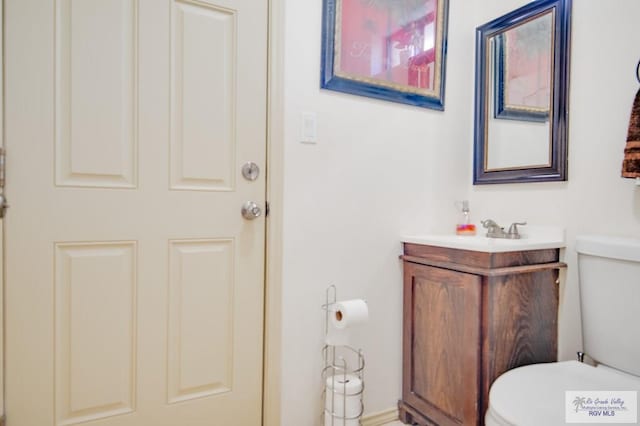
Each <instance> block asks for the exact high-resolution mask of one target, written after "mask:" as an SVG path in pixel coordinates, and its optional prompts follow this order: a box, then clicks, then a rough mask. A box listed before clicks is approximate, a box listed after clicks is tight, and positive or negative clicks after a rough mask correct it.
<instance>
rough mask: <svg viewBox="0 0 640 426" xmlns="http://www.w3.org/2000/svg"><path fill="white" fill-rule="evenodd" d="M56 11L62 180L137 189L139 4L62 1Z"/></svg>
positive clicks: (58, 152)
mask: <svg viewBox="0 0 640 426" xmlns="http://www.w3.org/2000/svg"><path fill="white" fill-rule="evenodd" d="M55 13H56V45H55V52H54V54H55V61H56V71H55V80H56V89H55V90H56V127H57V132H56V183H57V184H58V185H62V186H96V187H104V188H113V187H125V188H127V187H128V188H131V187H135V186H136V177H137V170H136V168H137V162H136V153H137V136H138V135H137V132H136V128H135V124H136V113H137V111H136V93H137V90H136V82H137V79H136V64H137V62H138V58H137V39H136V34H137V33H138V21H137V2H136V1H135V0H115V1H114V0H90V1H86V0H82V1H78V0H60V1H57V2H56V11H55ZM114 35H117V36H116V37H114ZM97 100H99V102H97Z"/></svg>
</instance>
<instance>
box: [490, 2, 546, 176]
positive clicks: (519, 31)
mask: <svg viewBox="0 0 640 426" xmlns="http://www.w3.org/2000/svg"><path fill="white" fill-rule="evenodd" d="M553 18H554V16H553V11H549V12H546V13H544V14H543V15H541V16H537V17H535V18H533V19H531V20H529V21H527V22H525V23H522V24H520V25H518V26H515V27H513V28H510V29H509V30H507V31H504V32H501V33H498V34H496V35H495V36H493V37H490V38H489V40H488V43H489V50H488V53H489V57H488V58H487V67H488V70H487V75H488V76H490V78H489V79H487V80H488V83H489V84H490V85H491V86H492V87H490V88H489V90H487V95H489V99H488V101H489V102H488V103H487V105H486V107H487V108H488V111H487V112H488V113H487V114H486V117H487V134H488V138H487V141H489V140H490V141H491V143H490V144H487V147H486V151H487V159H486V161H487V164H486V170H505V169H517V168H521V167H524V166H526V167H549V166H550V163H551V158H550V149H549V142H550V136H551V135H550V130H551V126H550V124H549V114H550V112H551V109H552V103H551V93H552V92H551V87H552V81H551V75H552V66H553V57H552V54H551V52H552V32H551V29H552V27H553V26H552V22H553ZM485 143H487V142H485Z"/></svg>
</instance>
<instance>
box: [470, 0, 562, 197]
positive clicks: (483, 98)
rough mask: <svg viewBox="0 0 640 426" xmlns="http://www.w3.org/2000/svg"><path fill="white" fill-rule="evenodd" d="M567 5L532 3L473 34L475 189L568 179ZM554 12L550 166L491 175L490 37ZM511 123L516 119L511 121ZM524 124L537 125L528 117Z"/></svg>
mask: <svg viewBox="0 0 640 426" xmlns="http://www.w3.org/2000/svg"><path fill="white" fill-rule="evenodd" d="M571 2H572V0H536V1H533V2H531V3H528V4H527V5H525V6H523V7H521V8H519V9H516V10H514V11H512V12H510V13H508V14H506V15H504V16H501V17H499V18H497V19H494V20H492V21H490V22H488V23H486V24H484V25H481V26H479V27H478V28H477V29H476V80H475V114H474V118H475V120H474V173H473V184H474V185H483V184H498V183H524V182H549V181H565V180H567V145H568V118H569V110H568V101H569V66H570V44H571ZM553 9H555V22H554V25H553V28H552V31H553V44H552V48H553V52H552V58H553V72H552V91H551V94H552V98H551V106H552V110H551V117H549V120H550V124H551V129H550V136H549V144H550V162H549V166H548V167H530V168H528V167H526V166H523V167H518V168H507V169H500V170H489V169H488V168H487V153H488V149H487V144H488V142H489V141H488V129H487V127H488V124H487V123H488V119H489V116H490V115H493V114H495V113H496V109H494V108H491V107H490V106H489V102H488V99H489V91H490V90H494V88H493V87H492V86H494V84H495V83H496V81H495V77H494V76H491V75H489V72H488V69H489V65H490V64H489V63H488V61H491V60H494V59H495V55H491V47H490V41H491V38H492V37H498V36H500V34H502V33H504V32H505V31H507V30H509V29H511V28H515V27H517V26H519V25H522V24H523V23H526V22H527V21H529V20H531V19H532V18H534V17H536V16H538V15H541V14H544V13H545V12H548V11H550V10H553ZM500 118H502V117H500ZM509 118H510V119H519V117H513V116H512V117H509ZM522 119H524V121H536V120H532V119H531V117H529V118H527V117H524V118H522Z"/></svg>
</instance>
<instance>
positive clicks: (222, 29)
mask: <svg viewBox="0 0 640 426" xmlns="http://www.w3.org/2000/svg"><path fill="white" fill-rule="evenodd" d="M172 7H173V10H172V12H173V14H172V18H173V20H172V25H173V28H172V30H173V31H172V40H171V44H172V47H173V60H172V63H173V78H172V102H171V123H172V126H173V129H172V140H171V184H172V185H171V187H172V188H173V189H185V190H189V189H202V190H210V191H220V190H222V191H225V190H227V191H231V190H233V189H234V186H235V184H234V176H235V164H234V161H233V160H234V152H235V146H236V138H235V125H236V114H235V110H236V105H235V86H236V74H237V73H236V69H237V64H236V61H235V46H236V37H235V34H236V28H237V24H236V19H237V16H236V13H235V12H234V11H232V10H225V9H221V8H217V7H214V6H212V5H204V4H198V3H192V2H186V1H174V2H173V6H172ZM203 40H207V42H205V43H203ZM221 63H222V65H223V66H221Z"/></svg>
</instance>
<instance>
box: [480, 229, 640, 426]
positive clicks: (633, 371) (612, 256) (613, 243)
mask: <svg viewBox="0 0 640 426" xmlns="http://www.w3.org/2000/svg"><path fill="white" fill-rule="evenodd" d="M576 251H577V252H578V272H579V281H580V301H581V308H582V328H583V347H584V352H585V353H586V354H587V355H588V356H589V358H592V359H593V360H595V362H596V364H597V366H592V365H589V364H586V363H582V362H578V361H563V362H553V363H547V364H535V365H528V366H524V367H519V368H515V369H513V370H510V371H507V372H506V373H504V374H503V375H501V376H500V377H498V379H497V380H496V381H495V382H494V383H493V385H492V386H491V389H490V391H489V404H488V405H489V408H488V410H487V413H486V416H485V425H486V426H499V425H500V426H503V425H517V426H529V425H530V426H534V425H535V426H540V425H545V426H555V425H558V426H560V425H566V424H567V423H566V422H565V418H566V417H565V416H566V410H567V406H566V402H565V391H638V394H640V339H638V336H639V335H640V318H638V317H640V240H634V239H627V238H611V237H593V236H587V237H578V238H577V240H576ZM636 402H637V401H636ZM639 405H640V404H639Z"/></svg>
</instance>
